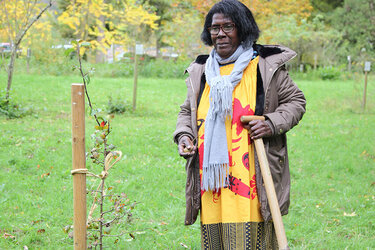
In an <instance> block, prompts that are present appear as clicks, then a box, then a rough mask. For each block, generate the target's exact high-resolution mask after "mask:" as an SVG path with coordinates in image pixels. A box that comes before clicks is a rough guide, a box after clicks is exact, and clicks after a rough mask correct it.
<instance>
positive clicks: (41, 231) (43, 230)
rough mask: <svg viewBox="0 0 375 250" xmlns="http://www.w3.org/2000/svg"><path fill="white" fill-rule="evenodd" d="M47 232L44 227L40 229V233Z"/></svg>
mask: <svg viewBox="0 0 375 250" xmlns="http://www.w3.org/2000/svg"><path fill="white" fill-rule="evenodd" d="M45 232H46V230H45V229H43V228H42V229H39V230H38V233H40V234H42V233H45Z"/></svg>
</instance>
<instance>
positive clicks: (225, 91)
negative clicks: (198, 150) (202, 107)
mask: <svg viewBox="0 0 375 250" xmlns="http://www.w3.org/2000/svg"><path fill="white" fill-rule="evenodd" d="M252 56H253V48H252V46H249V47H248V48H244V47H243V46H242V45H240V46H239V47H238V48H237V50H236V51H235V52H234V53H233V54H232V55H231V56H230V57H229V58H226V59H222V58H221V57H220V56H219V55H218V54H217V53H216V50H215V49H213V50H212V51H211V53H210V56H209V57H208V59H207V62H206V66H205V74H206V79H207V83H208V85H209V86H210V96H209V98H210V107H209V109H208V113H207V117H206V122H205V129H204V130H205V132H204V153H203V174H202V184H201V189H202V190H207V191H208V190H216V191H217V190H219V188H222V187H226V186H228V174H229V156H228V142H227V135H226V130H225V120H226V119H230V118H231V116H232V94H233V90H234V88H235V87H236V86H237V84H238V83H239V82H240V81H241V79H242V75H243V71H244V70H245V68H246V67H247V65H248V64H249V62H250V61H251V58H252ZM231 62H235V63H234V68H233V70H232V72H231V74H230V75H228V76H221V75H220V67H219V64H227V63H231Z"/></svg>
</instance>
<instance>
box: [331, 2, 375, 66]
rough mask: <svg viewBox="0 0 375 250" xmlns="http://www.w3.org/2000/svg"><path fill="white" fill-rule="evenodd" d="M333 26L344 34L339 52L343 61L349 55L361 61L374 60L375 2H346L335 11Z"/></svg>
mask: <svg viewBox="0 0 375 250" xmlns="http://www.w3.org/2000/svg"><path fill="white" fill-rule="evenodd" d="M332 25H333V26H334V27H335V28H336V29H338V30H340V31H342V33H343V40H342V43H341V44H340V51H339V55H341V61H343V60H345V58H346V56H347V55H351V56H352V58H354V60H356V59H357V60H358V59H360V60H361V61H363V60H368V59H370V58H374V56H375V51H374V49H375V1H374V0H355V1H354V0H345V1H344V4H343V6H342V7H339V8H337V9H336V10H335V11H334V14H333V17H332ZM344 53H346V54H344Z"/></svg>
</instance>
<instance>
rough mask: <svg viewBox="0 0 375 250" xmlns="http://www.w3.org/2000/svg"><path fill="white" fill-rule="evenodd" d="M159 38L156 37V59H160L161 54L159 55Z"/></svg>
mask: <svg viewBox="0 0 375 250" xmlns="http://www.w3.org/2000/svg"><path fill="white" fill-rule="evenodd" d="M160 40H161V39H160V38H159V37H158V36H156V58H160V57H161V53H160V43H161V42H160Z"/></svg>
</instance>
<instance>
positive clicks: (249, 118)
mask: <svg viewBox="0 0 375 250" xmlns="http://www.w3.org/2000/svg"><path fill="white" fill-rule="evenodd" d="M254 120H262V121H264V120H265V118H264V116H259V115H243V116H241V122H242V123H249V122H251V121H254Z"/></svg>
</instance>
